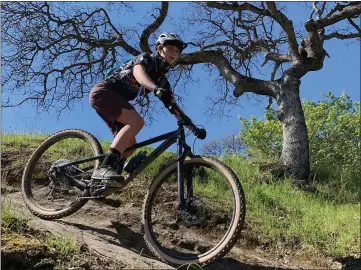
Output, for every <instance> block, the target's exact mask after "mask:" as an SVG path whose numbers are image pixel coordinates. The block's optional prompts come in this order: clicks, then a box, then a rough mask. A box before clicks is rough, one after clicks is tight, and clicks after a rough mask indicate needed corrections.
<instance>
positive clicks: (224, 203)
mask: <svg viewBox="0 0 361 270" xmlns="http://www.w3.org/2000/svg"><path fill="white" fill-rule="evenodd" d="M183 175H184V182H185V184H184V194H185V199H186V208H185V209H183V210H181V209H180V208H179V203H178V185H177V162H176V161H175V162H173V163H171V164H170V165H168V166H166V167H165V168H164V169H163V170H162V171H161V172H160V174H159V175H158V176H157V177H156V178H155V180H154V181H153V182H152V184H151V185H150V187H149V189H148V192H147V194H146V197H145V200H144V205H143V213H142V225H143V230H144V239H145V241H146V244H147V245H148V247H149V249H150V250H151V251H152V252H153V253H154V254H155V255H156V256H158V257H159V258H160V259H162V260H163V261H165V262H167V263H170V264H172V265H175V266H179V265H184V264H190V263H197V264H200V265H206V264H209V263H211V262H214V261H215V260H217V259H220V258H222V257H223V256H224V255H226V254H227V253H228V251H229V250H230V249H231V248H232V247H233V245H234V244H235V242H236V240H237V239H238V236H239V234H240V231H241V229H242V227H243V223H244V220H245V213H246V204H245V197H244V192H243V189H242V186H241V184H240V182H239V180H238V178H237V176H236V175H235V174H234V172H232V170H231V169H230V168H229V167H227V166H226V165H225V164H224V163H222V162H221V161H219V160H216V159H214V158H210V157H203V156H195V157H192V158H187V159H185V161H184V168H183ZM187 179H188V183H190V181H189V180H190V179H191V182H192V185H190V184H189V185H188V187H187ZM189 190H192V192H187V191H189ZM187 194H188V196H187Z"/></svg>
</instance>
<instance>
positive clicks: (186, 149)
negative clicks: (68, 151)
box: [57, 120, 194, 209]
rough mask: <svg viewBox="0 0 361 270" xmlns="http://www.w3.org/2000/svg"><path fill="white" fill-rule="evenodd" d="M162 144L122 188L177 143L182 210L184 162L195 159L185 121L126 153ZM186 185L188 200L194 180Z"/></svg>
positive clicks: (102, 156)
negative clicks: (174, 128)
mask: <svg viewBox="0 0 361 270" xmlns="http://www.w3.org/2000/svg"><path fill="white" fill-rule="evenodd" d="M163 140H164V142H163V143H162V144H160V145H159V146H158V147H157V148H156V149H154V150H153V151H152V152H151V153H150V155H149V156H147V157H146V158H145V159H144V160H143V161H142V163H140V164H139V165H138V167H137V168H136V169H135V170H134V171H133V172H132V173H130V174H129V175H128V176H127V177H126V179H125V181H124V182H123V183H122V187H121V188H123V187H125V186H126V185H127V184H128V183H129V182H130V181H131V180H133V179H134V178H135V177H136V176H137V175H138V174H139V173H140V172H141V171H143V170H144V169H145V168H146V167H147V166H148V165H149V164H150V163H152V162H153V160H155V159H156V158H157V157H159V156H160V155H161V154H162V153H163V152H164V151H165V150H167V149H168V148H169V147H170V146H171V145H172V144H174V143H177V154H178V158H177V183H178V202H179V206H180V208H181V209H184V207H185V198H184V176H183V169H184V160H185V158H186V157H187V156H189V157H193V156H194V154H193V153H192V150H191V147H190V146H189V145H187V143H186V140H185V132H184V121H183V120H180V121H178V129H177V130H174V131H172V132H168V133H166V134H163V135H160V136H157V137H154V138H151V139H149V140H146V141H143V142H140V143H136V144H133V145H131V146H129V147H127V148H126V149H125V150H124V152H128V151H131V150H135V149H138V148H141V147H143V146H147V145H150V144H153V143H156V142H160V141H163ZM105 155H106V154H102V155H98V156H94V157H91V158H86V159H81V160H77V161H74V162H69V163H66V164H63V165H60V166H58V167H57V168H58V169H61V168H64V167H67V166H71V165H77V164H81V163H84V162H88V161H93V160H97V159H103V158H104V157H105ZM73 180H74V181H75V182H77V184H80V185H81V183H80V181H79V180H75V179H73ZM186 185H187V189H186V190H187V198H190V197H192V196H193V181H192V178H191V177H190V176H189V175H187V179H186ZM121 188H119V189H121Z"/></svg>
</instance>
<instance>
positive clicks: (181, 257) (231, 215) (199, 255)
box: [146, 161, 241, 264]
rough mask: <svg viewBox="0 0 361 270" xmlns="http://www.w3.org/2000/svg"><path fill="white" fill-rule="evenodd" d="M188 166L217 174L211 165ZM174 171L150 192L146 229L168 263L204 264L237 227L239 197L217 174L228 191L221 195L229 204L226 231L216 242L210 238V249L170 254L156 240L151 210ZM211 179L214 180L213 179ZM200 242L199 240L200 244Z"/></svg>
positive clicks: (156, 235) (222, 232)
mask: <svg viewBox="0 0 361 270" xmlns="http://www.w3.org/2000/svg"><path fill="white" fill-rule="evenodd" d="M190 165H191V166H192V167H195V166H198V167H203V168H207V170H211V174H214V173H215V172H217V173H219V170H217V168H216V167H215V166H214V165H212V164H206V163H196V162H192V163H188V165H187V161H186V162H185V167H187V166H190ZM176 169H177V168H176V166H174V168H173V169H172V170H171V171H169V172H168V173H167V175H165V176H163V177H162V180H160V181H159V183H158V184H157V186H156V187H155V188H154V190H152V193H151V196H150V197H149V200H148V202H147V206H148V207H151V206H152V207H151V209H149V211H147V217H146V222H147V227H148V229H149V234H150V235H151V237H150V238H151V239H150V240H151V241H154V245H155V246H156V247H158V248H159V250H160V252H161V253H163V254H162V255H163V256H164V255H165V256H168V259H167V260H168V261H175V262H177V263H179V264H181V263H185V262H194V261H198V262H205V261H207V260H208V259H209V258H210V257H214V256H215V254H214V253H215V251H217V250H219V249H220V247H221V246H224V245H225V241H226V239H230V234H234V233H235V227H236V226H237V224H235V223H238V219H239V218H240V215H241V214H240V212H239V211H238V212H237V211H236V207H235V204H236V198H237V196H239V194H238V193H237V194H235V193H234V187H232V186H231V184H230V182H229V180H228V178H229V177H230V176H228V178H227V177H225V175H222V174H221V173H219V174H220V175H222V178H223V180H224V184H226V186H227V188H228V191H229V192H228V195H227V194H225V193H223V195H225V196H223V197H224V198H228V200H229V201H228V202H229V204H228V210H229V211H228V216H227V217H226V218H225V219H224V221H226V220H228V222H226V223H225V226H224V228H226V229H224V228H223V229H221V230H220V231H219V232H220V233H219V234H220V235H221V236H219V237H217V240H216V241H215V240H214V237H211V238H213V239H212V241H211V243H212V245H211V247H202V245H199V246H198V247H197V246H196V245H195V247H196V250H197V249H198V251H197V252H191V253H185V252H183V251H182V252H172V251H170V249H169V248H168V246H167V247H164V246H165V244H164V241H163V240H161V241H159V239H158V238H159V232H158V230H159V228H158V229H157V228H156V229H155V226H153V224H152V223H153V222H152V220H153V216H154V213H155V211H154V210H153V208H154V204H155V201H156V198H155V197H156V196H157V194H159V193H160V192H159V189H160V188H161V186H162V185H163V184H164V183H165V182H167V180H168V179H169V176H170V175H174V174H176ZM206 175H207V173H206ZM212 179H214V177H213V178H212ZM208 180H209V179H208ZM185 181H186V180H185ZM210 182H211V181H208V184H210ZM204 186H205V185H203V187H204ZM200 187H202V185H200ZM223 188H224V186H223ZM199 190H200V189H198V190H197V189H196V188H195V190H194V191H195V192H194V193H195V194H194V195H195V196H197V193H198V191H199ZM208 191H209V188H208ZM174 192H175V191H174ZM205 193H207V192H203V195H205ZM208 193H209V192H208ZM216 194H218V195H219V194H220V193H219V192H218V193H216ZM208 195H209V194H208ZM174 199H175V198H173V200H174ZM206 208H207V207H206ZM172 210H173V211H174V209H172ZM208 210H209V209H208ZM218 210H219V209H218ZM225 212H227V211H225ZM212 214H217V211H215V212H213V213H212ZM206 216H207V215H206ZM208 216H209V215H208ZM203 221H204V220H203ZM213 221H214V220H213ZM210 225H212V219H211V220H210V222H208V228H207V225H206V226H205V227H204V228H205V229H212V228H211V226H210ZM213 225H214V223H213ZM219 225H220V224H217V229H218V228H219V227H221V226H219ZM204 228H203V229H204ZM213 229H214V228H213ZM210 231H212V230H210ZM213 232H214V230H213ZM184 233H185V234H187V230H184ZM202 240H203V239H202ZM202 240H201V242H202ZM227 241H228V242H229V240H227ZM173 243H175V242H174V241H173ZM192 245H193V244H191V245H190V246H189V247H188V248H191V249H192ZM222 248H223V247H222ZM217 252H218V251H217ZM212 253H213V254H212Z"/></svg>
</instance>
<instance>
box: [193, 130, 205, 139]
mask: <svg viewBox="0 0 361 270" xmlns="http://www.w3.org/2000/svg"><path fill="white" fill-rule="evenodd" d="M193 133H194V135H195V136H196V137H197V138H198V139H201V140H204V139H205V138H206V136H207V132H206V130H205V129H204V128H195V130H194V132H193Z"/></svg>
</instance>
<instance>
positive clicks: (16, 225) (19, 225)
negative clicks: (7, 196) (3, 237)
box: [1, 200, 28, 233]
mask: <svg viewBox="0 0 361 270" xmlns="http://www.w3.org/2000/svg"><path fill="white" fill-rule="evenodd" d="M27 221H28V219H26V218H25V217H24V216H23V215H22V214H20V213H19V211H18V210H17V209H16V207H14V206H13V205H12V203H11V201H7V200H4V201H3V202H2V203H1V229H2V231H3V232H4V231H11V232H15V233H24V231H25V230H26V228H27V225H26V223H27Z"/></svg>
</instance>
